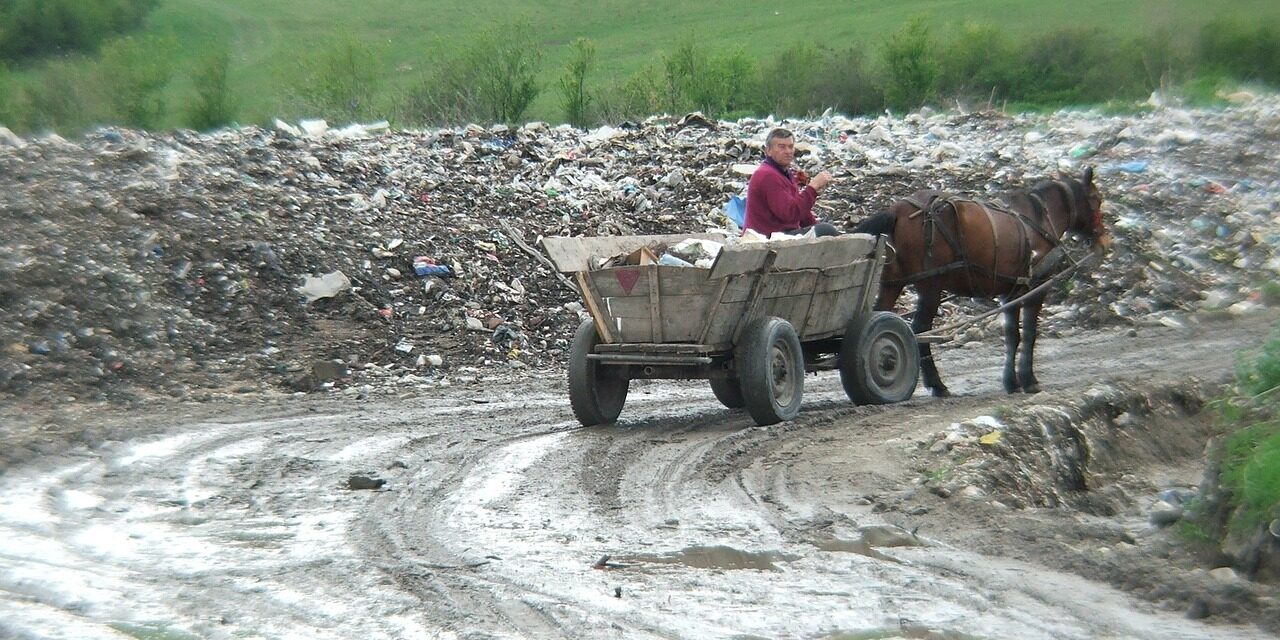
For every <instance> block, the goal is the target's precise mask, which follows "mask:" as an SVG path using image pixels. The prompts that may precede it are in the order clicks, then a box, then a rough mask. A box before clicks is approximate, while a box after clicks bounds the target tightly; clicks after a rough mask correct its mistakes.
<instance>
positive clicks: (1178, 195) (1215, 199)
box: [0, 96, 1280, 401]
mask: <svg viewBox="0 0 1280 640" xmlns="http://www.w3.org/2000/svg"><path fill="white" fill-rule="evenodd" d="M779 125H783V126H787V127H788V128H790V129H792V130H793V131H794V132H795V133H796V136H797V140H798V142H799V143H800V144H798V145H797V146H798V147H799V148H800V157H799V158H798V160H797V163H798V165H799V166H800V167H801V168H804V169H806V170H807V171H809V172H810V173H815V172H816V171H819V170H822V169H826V170H830V171H832V173H834V174H835V175H836V181H835V182H834V183H833V185H832V186H831V187H830V188H829V189H828V190H827V191H826V192H825V193H824V194H823V196H822V198H820V199H819V202H818V205H817V207H816V210H815V212H816V213H817V215H818V217H819V218H820V219H823V220H825V221H829V222H832V223H834V224H835V225H836V226H837V227H848V226H851V225H852V224H853V223H855V222H857V221H859V220H861V219H862V218H864V217H866V216H868V215H870V214H872V213H874V212H875V211H877V210H879V209H880V208H883V207H885V206H886V205H888V204H889V203H890V202H891V201H892V200H893V199H894V198H896V197H901V196H903V195H906V194H909V193H911V192H912V191H915V190H917V189H920V188H939V189H944V190H950V191H955V192H958V193H963V194H967V195H971V196H976V197H991V198H994V197H996V196H998V194H999V193H1001V192H1003V191H1008V190H1011V189H1016V188H1019V187H1023V186H1029V185H1030V184H1031V183H1032V182H1033V181H1035V180H1036V179H1039V178H1043V177H1047V176H1050V175H1051V174H1052V173H1053V172H1055V171H1059V170H1062V171H1069V172H1073V173H1076V172H1079V171H1080V170H1081V168H1082V167H1083V166H1084V165H1085V164H1092V165H1094V166H1095V167H1096V168H1097V171H1098V174H1099V177H1098V181H1099V183H1100V186H1101V188H1102V190H1103V194H1104V196H1105V197H1106V200H1107V205H1106V206H1107V212H1108V213H1107V215H1108V222H1109V223H1110V224H1111V225H1112V226H1113V228H1114V232H1115V236H1116V240H1117V242H1116V245H1115V247H1114V249H1113V252H1112V255H1111V256H1110V257H1109V258H1108V259H1107V260H1106V261H1105V262H1104V263H1103V264H1102V266H1100V267H1098V268H1096V269H1094V270H1093V271H1092V272H1090V273H1082V274H1078V275H1076V276H1075V277H1073V279H1071V280H1070V281H1068V282H1067V283H1066V284H1065V285H1064V287H1063V289H1064V290H1063V291H1062V292H1059V294H1057V295H1055V296H1054V297H1053V298H1052V304H1051V305H1050V306H1049V307H1048V308H1047V313H1046V314H1045V324H1044V326H1045V328H1046V329H1048V330H1049V331H1050V332H1053V331H1055V330H1067V329H1071V328H1085V329H1087V328H1091V327H1097V326H1100V325H1104V324H1116V323H1135V324H1140V323H1147V322H1165V323H1177V322H1179V320H1178V314H1180V313H1185V312H1188V311H1194V310H1198V309H1204V308H1221V309H1225V310H1229V311H1228V312H1232V313H1247V312H1249V311H1250V310H1251V309H1253V308H1256V307H1257V306H1259V305H1261V304H1263V302H1264V297H1265V296H1266V295H1269V294H1267V292H1268V291H1269V289H1268V288H1267V287H1266V286H1265V283H1266V282H1268V281H1274V280H1276V276H1277V273H1280V251H1277V246H1278V245H1280V223H1278V222H1277V218H1278V216H1277V212H1278V211H1280V182H1278V175H1277V174H1278V173H1280V165H1278V164H1277V163H1276V161H1275V158H1276V157H1280V135H1277V133H1276V132H1277V131H1280V99H1278V98H1276V97H1274V96H1263V97H1252V96H1246V97H1245V98H1241V102H1239V103H1238V104H1233V105H1231V106H1230V107H1227V108H1223V109H1216V110H1192V109H1184V108H1178V107H1174V106H1164V105H1154V106H1152V107H1151V108H1150V109H1148V110H1145V111H1142V112H1140V113H1137V114H1131V115H1108V114H1102V113H1099V112H1096V111H1061V112H1058V113H1054V114H1045V115H1039V114H1037V115H1018V116H1008V115H1003V114H999V113H989V112H982V113H938V112H933V111H929V110H922V111H919V112H914V113H911V114H908V115H906V116H905V117H900V116H892V115H885V116H881V117H878V118H845V117H840V116H831V115H827V116H824V117H822V118H816V119H812V120H804V121H786V122H781V123H780V122H775V121H773V120H772V119H744V120H740V121H738V122H714V121H710V120H707V119H705V118H702V117H700V116H697V115H696V114H695V115H690V116H686V117H684V118H672V117H655V118H651V119H649V120H646V121H645V122H643V123H624V124H623V125H620V126H617V127H608V126H606V127H601V128H597V129H593V130H589V131H582V130H576V129H573V128H570V127H568V126H558V127H553V126H549V125H546V124H542V123H530V124H526V125H524V126H521V127H508V126H505V125H497V126H489V127H481V126H477V125H470V126H467V127H464V128H459V129H440V130H428V131H397V130H392V129H391V128H389V127H388V126H386V124H385V123H377V124H373V125H352V126H349V127H345V128H341V129H333V128H330V127H328V126H327V125H326V124H325V123H323V122H320V121H304V122H302V123H300V124H299V125H297V126H295V125H291V124H287V123H283V122H277V123H275V125H274V126H272V127H245V128H240V129H233V130H224V131H219V132H215V133H210V134H197V133H194V132H191V131H175V132H172V133H167V134H152V133H145V132H139V131H132V130H122V129H101V130H98V131H96V132H94V133H91V134H89V135H86V136H85V137H84V138H82V139H78V140H74V141H71V140H65V139H62V138H60V137H58V136H56V135H47V136H43V137H39V138H33V139H22V138H19V137H17V136H14V135H12V134H11V133H9V132H8V131H7V130H4V129H0V220H2V221H3V225H4V226H3V228H4V234H3V236H2V237H0V398H27V399H30V400H36V399H41V398H51V399H54V400H55V401H63V400H65V399H66V398H78V399H116V400H124V401H130V400H145V399H147V398H149V397H152V396H154V395H156V394H167V395H170V396H173V397H184V398H194V399H201V398H209V397H215V396H219V395H221V394H227V393H243V392H251V391H262V390H268V389H275V390H282V391H313V390H318V389H328V388H339V389H348V390H351V391H352V392H359V393H366V392H369V391H376V390H379V389H392V390H395V389H402V388H405V387H408V388H411V389H412V388H414V387H422V386H443V385H450V384H458V383H468V382H471V381H476V380H481V379H485V378H492V377H494V376H503V375H508V374H512V373H514V374H520V373H521V370H528V369H535V370H542V371H551V370H555V369H556V368H558V367H562V366H563V364H564V358H565V354H566V351H567V348H568V340H569V338H570V337H571V336H572V332H573V330H574V329H575V328H576V326H577V325H578V323H579V322H580V320H581V318H583V317H584V312H583V310H582V305H581V304H580V298H579V296H578V294H577V292H576V291H575V290H574V289H573V288H572V285H571V281H570V279H568V278H565V277H564V276H563V275H561V274H557V273H556V272H555V271H554V270H553V268H552V267H551V266H550V263H549V261H547V260H546V258H545V256H544V255H543V253H542V251H541V249H540V248H539V246H538V242H539V239H540V238H541V237H545V236H552V235H575V236H594V235H631V234H645V235H649V234H672V233H694V232H697V233H701V232H705V231H707V230H709V229H723V230H726V231H727V232H728V233H729V234H730V235H735V234H736V233H737V229H736V227H735V225H734V224H733V223H732V222H731V221H730V220H729V218H727V217H726V215H725V214H726V206H725V205H726V203H728V202H730V200H731V198H732V197H733V196H735V195H742V194H743V193H744V192H745V186H746V181H747V179H748V177H749V174H750V171H751V170H752V169H753V168H754V166H755V164H756V163H757V162H758V160H759V158H760V154H761V147H762V142H763V138H764V136H765V134H766V133H767V132H768V130H769V129H770V128H772V127H774V126H779ZM676 257H677V258H678V256H676ZM686 257H689V256H686ZM697 260H698V257H693V259H692V260H690V261H689V262H696V261H697ZM1273 293H1274V292H1273ZM973 310H974V309H973V305H971V304H969V303H966V302H963V301H956V302H954V303H951V304H949V305H948V306H947V307H946V309H945V312H946V313H947V314H950V315H952V316H956V317H960V316H963V315H964V314H966V313H970V312H972V311H973ZM944 321H945V319H944ZM983 331H986V334H985V335H990V336H998V331H997V330H996V329H995V328H994V327H993V326H992V327H989V328H987V329H983ZM979 337H982V336H979ZM983 339H985V338H984V337H983Z"/></svg>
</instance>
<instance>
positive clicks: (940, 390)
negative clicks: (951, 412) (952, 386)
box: [932, 387, 951, 398]
mask: <svg viewBox="0 0 1280 640" xmlns="http://www.w3.org/2000/svg"><path fill="white" fill-rule="evenodd" d="M932 391H933V397H935V398H950V397H951V392H950V391H948V390H947V388H946V387H934V388H933V389H932Z"/></svg>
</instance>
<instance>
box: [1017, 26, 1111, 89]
mask: <svg viewBox="0 0 1280 640" xmlns="http://www.w3.org/2000/svg"><path fill="white" fill-rule="evenodd" d="M1115 52H1116V51H1115V47H1114V46H1112V43H1111V42H1109V41H1108V39H1107V38H1106V36H1105V35H1104V34H1103V33H1102V32H1100V31H1093V30H1084V29H1072V28H1067V29H1058V30H1056V31H1051V32H1048V33H1045V34H1043V35H1040V36H1036V37H1033V38H1031V39H1030V40H1028V41H1027V42H1026V44H1025V46H1024V48H1023V56H1022V69H1023V76H1022V78H1023V82H1022V83H1021V84H1020V86H1019V87H1018V88H1017V97H1019V98H1021V99H1023V100H1029V101H1033V102H1042V103H1051V104H1064V103H1065V104H1079V103H1081V102H1090V101H1095V100H1099V99H1106V98H1108V97H1110V95H1111V94H1112V90H1113V89H1114V86H1109V85H1113V84H1115V83H1116V82H1119V81H1120V80H1121V79H1120V78H1119V77H1118V76H1117V72H1118V71H1119V69H1120V65H1119V64H1118V62H1117V60H1116V59H1115V58H1116V56H1115V55H1114V54H1115Z"/></svg>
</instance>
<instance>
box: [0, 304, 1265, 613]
mask: <svg viewBox="0 0 1280 640" xmlns="http://www.w3.org/2000/svg"><path fill="white" fill-rule="evenodd" d="M1259 326H1261V323H1259ZM1144 333H1146V332H1144ZM1264 334H1265V329H1264V330H1263V331H1261V332H1249V331H1243V330H1235V329H1232V328H1230V327H1228V328H1227V329H1225V330H1221V331H1208V332H1202V333H1201V334H1198V335H1197V339H1196V341H1195V342H1194V343H1188V345H1189V346H1188V348H1186V349H1184V350H1181V351H1178V352H1170V350H1169V349H1168V347H1167V345H1168V344H1169V343H1170V342H1171V338H1179V339H1181V334H1176V333H1173V332H1169V331H1164V332H1161V331H1159V330H1153V331H1152V332H1151V334H1150V335H1142V336H1141V337H1140V338H1139V339H1138V340H1131V339H1129V338H1126V337H1124V336H1122V335H1119V334H1116V333H1111V334H1108V335H1092V336H1078V337H1072V338H1069V339H1063V340H1046V341H1044V342H1042V343H1041V348H1042V354H1052V355H1045V356H1044V357H1043V358H1042V360H1041V379H1042V381H1044V382H1045V383H1046V386H1047V387H1050V388H1051V389H1056V390H1057V391H1058V392H1062V391H1069V390H1070V389H1074V388H1079V389H1083V388H1085V387H1086V386H1087V385H1088V384H1089V383H1091V382H1092V381H1093V380H1097V379H1102V378H1105V377H1107V376H1111V375H1117V374H1124V373H1127V374H1128V375H1146V374H1147V373H1146V372H1147V371H1149V370H1150V369H1153V368H1158V369H1161V370H1162V372H1163V373H1164V374H1167V375H1172V376H1179V375H1185V374H1186V373H1188V372H1197V373H1200V372H1209V371H1227V370H1229V368H1230V364H1231V357H1232V356H1231V352H1232V351H1233V350H1234V349H1235V348H1238V347H1243V346H1246V344H1245V343H1246V342H1247V339H1248V338H1250V337H1251V336H1254V335H1264ZM1098 349H1102V350H1104V352H1106V353H1109V354H1111V355H1112V356H1113V357H1111V358H1109V359H1107V360H1105V361H1097V358H1096V353H1097V351H1098ZM989 351H991V352H994V353H976V352H973V351H972V350H952V351H949V352H946V353H944V354H943V355H942V357H941V362H942V366H943V368H944V373H945V371H946V369H947V368H948V364H952V366H953V367H954V368H955V369H959V365H961V364H966V363H967V364H968V365H969V367H968V369H967V371H965V372H964V373H963V374H959V375H953V376H952V378H950V379H949V382H951V383H952V384H951V386H952V388H953V389H954V390H956V391H958V392H961V393H964V394H966V395H965V396H964V397H960V398H952V399H947V400H942V401H939V400H934V399H930V398H927V397H923V396H922V395H917V397H916V398H915V399H913V400H911V401H909V402H908V403H906V404H904V405H897V406H893V407H853V406H851V405H849V404H848V402H847V400H845V398H844V394H843V391H842V389H841V387H840V383H839V380H838V377H836V376H835V375H834V374H826V375H824V376H821V377H818V378H814V377H809V378H808V379H807V380H806V387H807V389H806V402H805V407H804V411H803V413H802V414H801V417H800V419H798V420H796V421H794V422H791V423H786V424H782V425H774V426H771V427H767V428H761V427H756V426H755V425H754V424H752V423H751V422H750V419H749V418H748V417H747V416H746V415H745V413H744V412H741V411H726V410H723V409H721V408H719V407H718V405H716V404H715V400H714V399H713V398H712V395H711V393H710V390H709V389H708V388H706V385H705V383H701V382H699V383H693V382H686V383H653V384H643V385H636V388H635V389H633V392H632V394H631V397H630V398H629V403H628V406H627V408H626V409H625V410H624V413H623V423H621V424H620V425H613V426H608V427H594V428H589V429H584V428H580V427H578V426H577V424H576V423H575V422H572V414H571V412H570V411H569V409H568V406H567V401H566V400H565V397H564V395H563V389H562V386H563V385H562V384H561V383H559V382H558V381H557V382H556V383H554V384H551V385H548V384H547V383H546V382H545V381H543V382H537V381H535V382H534V383H533V388H532V389H530V390H528V391H524V390H521V391H512V390H494V391H493V392H492V394H493V395H492V396H491V397H487V398H477V399H476V400H478V401H472V400H466V399H453V400H407V401H403V402H398V403H385V404H376V403H370V404H365V405H360V406H359V410H353V411H349V412H344V413H340V414H328V415H311V416H302V417H294V418H283V419H273V420H268V421H245V422H239V423H232V424H216V423H200V424H175V425H174V427H173V428H172V429H170V430H168V431H167V433H166V434H165V435H163V436H162V437H158V438H149V439H145V440H140V441H137V442H122V443H108V444H107V445H105V446H103V447H100V448H98V449H97V450H92V451H90V450H81V451H75V452H69V453H68V454H66V455H63V456H58V457H53V458H46V459H41V460H37V461H34V462H32V463H30V464H27V465H24V466H21V467H18V468H15V469H13V470H11V471H10V472H9V473H8V474H6V475H4V476H2V477H0V610H8V611H12V612H15V613H14V615H10V616H0V636H6V635H11V636H15V637H39V638H45V637H75V638H97V637H102V638H119V637H123V636H127V635H128V634H129V633H132V634H133V635H138V633H139V630H141V631H146V632H151V633H153V634H155V635H163V634H165V633H168V634H170V636H171V637H184V636H183V635H182V634H184V633H185V634H191V635H195V636H198V637H237V636H245V635H249V636H260V637H267V638H284V637H295V636H300V635H305V636H308V637H314V638H350V637H362V638H414V637H444V638H453V637H457V638H462V637H466V638H484V637H572V638H605V637H608V638H616V637H628V638H632V637H634V638H649V637H652V638H672V637H681V638H684V637H700V638H701V637H706V638H714V637H742V636H744V635H751V634H754V635H758V636H765V637H797V638H799V637H803V638H813V637H827V636H830V635H832V634H838V633H855V632H856V633H869V632H870V633H879V632H881V631H882V630H886V629H897V628H898V627H899V626H900V625H907V626H908V627H910V626H911V625H920V626H921V628H924V627H928V628H931V629H940V630H944V631H949V632H954V633H965V634H970V635H974V636H980V637H1014V636H1017V637H1026V638H1037V637H1042V638H1084V637H1093V636H1097V635H1121V636H1132V637H1139V638H1180V637H1187V638H1190V637H1205V636H1206V635H1213V636H1215V637H1223V638H1231V637H1240V638H1246V637H1260V636H1259V635H1258V634H1257V633H1255V632H1253V631H1252V630H1250V629H1240V628H1234V627H1225V626H1216V627H1207V626H1205V625H1203V624H1200V623H1197V622H1192V621H1187V620H1182V619H1181V618H1179V617H1177V616H1176V615H1173V614H1168V613H1163V612H1152V611H1147V610H1145V609H1144V608H1143V607H1141V606H1140V605H1135V603H1134V602H1133V601H1131V600H1129V599H1127V598H1126V596H1124V595H1123V594H1120V593H1118V592H1116V591H1114V590H1111V589H1108V588H1106V587H1101V586H1099V585H1097V584H1095V583H1090V582H1088V581H1085V580H1083V579H1080V578H1076V577H1073V576H1068V575H1065V574H1060V573H1056V572H1052V571H1046V570H1045V569H1044V568H1043V567H1036V566H1033V565H1028V564H1026V563H1019V562H1017V561H1012V560H1004V559H991V558H987V557H984V556H981V555H979V553H978V551H980V550H964V549H956V548H950V547H947V546H945V545H941V544H936V543H935V544H933V545H931V546H928V547H909V548H908V547H902V548H886V549H881V550H879V551H878V552H877V553H866V554H864V553H851V552H850V551H851V550H854V549H857V546H856V545H854V544H852V542H854V541H855V538H856V537H857V536H858V530H857V526H858V525H867V524H879V523H881V522H883V520H882V518H885V517H888V516H885V515H882V514H879V513H877V512H876V505H877V504H880V503H883V502H885V501H892V500H894V499H896V496H897V494H899V493H903V492H904V491H905V490H906V489H907V487H904V486H903V483H905V482H909V480H910V478H909V474H908V473H906V472H907V471H908V470H906V469H903V468H899V466H898V465H900V464H901V461H902V460H903V456H902V455H901V451H902V450H904V449H906V448H909V447H914V446H916V441H915V439H914V438H915V437H916V436H918V435H919V434H921V433H925V432H936V431H937V430H939V429H940V428H942V427H945V425H946V424H947V423H949V422H950V421H952V420H954V419H957V418H958V417H967V416H971V415H978V414H982V413H984V412H989V411H991V410H992V408H993V407H994V406H997V405H1000V404H1003V403H1010V402H1034V401H1035V399H1034V398H1022V397H1017V398H1008V397H1006V396H1004V395H1003V394H1000V393H998V384H999V380H998V379H999V370H998V367H999V364H1000V355H999V353H998V351H997V350H995V349H991V350H989ZM1073 380H1074V381H1073ZM353 473H362V474H367V475H373V476H378V477H381V478H384V479H386V480H387V487H386V490H383V491H378V492H367V491H347V490H346V489H344V488H343V485H344V483H345V481H346V480H347V478H348V477H349V476H350V475H351V474H353ZM868 496H870V497H871V498H872V499H868ZM895 517H896V516H895ZM926 533H927V532H926ZM833 541H834V542H836V543H839V544H829V543H832V542H833ZM605 554H609V555H610V556H612V557H611V558H610V559H609V564H606V565H605V566H604V567H603V568H601V569H593V568H592V564H593V563H594V562H595V561H596V559H597V558H600V557H601V556H602V555H605ZM618 589H620V591H618ZM619 593H620V595H621V597H616V596H617V594H619ZM913 628H914V627H913ZM130 630H133V631H130Z"/></svg>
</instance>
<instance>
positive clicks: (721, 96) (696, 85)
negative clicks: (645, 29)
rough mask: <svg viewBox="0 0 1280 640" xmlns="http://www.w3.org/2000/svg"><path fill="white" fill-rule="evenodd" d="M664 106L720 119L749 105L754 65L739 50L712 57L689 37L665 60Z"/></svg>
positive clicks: (673, 111)
mask: <svg viewBox="0 0 1280 640" xmlns="http://www.w3.org/2000/svg"><path fill="white" fill-rule="evenodd" d="M662 70H663V78H664V80H665V83H664V85H663V89H664V94H663V106H664V107H665V109H666V111H667V112H669V113H682V112H688V111H693V110H699V111H702V112H703V113H705V114H706V115H708V116H712V117H715V116H718V115H722V114H725V113H727V112H729V111H733V110H736V109H742V108H744V107H746V106H747V105H748V102H749V96H750V93H751V81H752V76H753V75H754V72H755V64H754V63H753V62H752V61H751V58H749V57H748V56H747V54H746V53H745V52H743V51H742V50H740V49H735V50H731V51H720V52H715V53H709V52H707V51H705V50H703V49H702V48H700V47H699V46H698V45H697V44H696V43H695V42H694V40H693V37H692V36H690V37H688V38H686V39H684V40H682V41H681V42H680V43H679V44H677V45H676V48H675V50H674V51H672V52H671V53H670V54H666V55H664V56H663V57H662Z"/></svg>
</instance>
